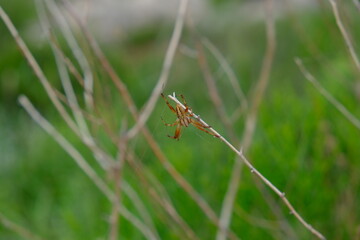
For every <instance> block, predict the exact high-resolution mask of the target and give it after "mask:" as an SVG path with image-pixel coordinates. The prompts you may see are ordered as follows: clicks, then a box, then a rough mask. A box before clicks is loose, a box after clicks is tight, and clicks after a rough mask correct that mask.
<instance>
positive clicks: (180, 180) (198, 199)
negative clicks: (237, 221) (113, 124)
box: [64, 1, 237, 239]
mask: <svg viewBox="0 0 360 240" xmlns="http://www.w3.org/2000/svg"><path fill="white" fill-rule="evenodd" d="M64 3H65V4H66V5H67V7H68V10H69V12H70V14H71V16H72V17H73V18H74V20H75V21H76V22H77V24H79V26H80V28H81V30H82V31H83V32H84V35H85V37H86V39H87V40H88V42H89V44H90V46H91V48H92V49H93V51H94V53H95V55H96V57H97V59H98V60H99V61H100V64H101V66H102V67H103V68H104V70H105V71H106V72H107V74H108V75H109V77H110V79H111V80H112V81H113V83H114V85H115V86H116V88H117V89H118V91H119V93H120V96H121V97H122V98H123V99H124V101H125V104H126V105H127V107H128V109H129V111H130V113H131V115H132V117H133V118H134V119H135V120H137V119H138V116H139V114H138V111H137V108H136V105H135V103H134V101H133V99H132V96H131V95H130V93H129V90H128V89H127V87H126V85H125V84H124V82H123V81H122V80H121V79H120V77H119V76H118V75H117V74H116V72H115V70H114V69H113V67H112V66H111V64H110V63H109V61H108V60H107V58H106V56H105V55H104V53H103V52H102V50H101V48H100V47H99V45H98V43H97V42H96V41H95V39H94V37H93V36H92V35H91V33H90V32H89V31H88V30H87V28H86V26H84V25H83V23H82V22H81V21H80V19H78V17H77V15H76V13H75V12H74V11H73V9H72V7H71V5H70V3H69V2H67V1H64ZM141 132H142V134H143V135H144V137H145V140H146V141H147V143H148V144H149V146H150V148H151V149H152V151H153V152H154V154H155V156H156V157H157V158H158V159H159V160H160V162H161V164H162V166H163V167H164V168H165V170H166V171H167V172H168V173H169V174H170V176H171V177H172V178H173V179H174V180H175V181H176V182H177V184H179V186H180V187H181V188H182V189H183V190H184V191H185V192H186V193H187V194H188V195H189V196H190V197H191V198H192V199H193V200H194V202H195V203H196V204H197V205H198V206H199V207H200V209H201V210H202V211H203V212H204V213H205V215H206V216H207V217H208V218H209V219H210V221H211V222H212V223H213V224H214V225H216V226H219V219H218V217H217V216H216V213H215V212H214V210H213V209H212V208H211V207H210V206H209V204H208V203H207V202H206V201H205V199H204V198H203V197H202V196H201V195H200V194H199V193H198V192H197V191H196V190H195V189H194V188H193V186H192V185H191V184H190V183H189V182H188V181H187V180H186V179H185V178H184V177H183V176H182V175H181V174H180V173H179V172H178V171H177V170H176V169H175V167H174V166H173V165H172V164H171V163H170V162H169V160H168V159H167V157H166V156H165V154H164V152H163V151H162V150H161V148H160V146H159V144H158V143H157V142H156V141H155V139H154V137H153V136H152V135H151V133H150V131H149V130H148V128H147V127H146V126H145V125H144V126H143V127H142V128H141ZM227 233H228V235H229V237H230V238H232V239H236V238H237V237H236V236H235V234H234V233H232V232H231V231H228V232H227Z"/></svg>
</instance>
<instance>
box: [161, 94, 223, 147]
mask: <svg viewBox="0 0 360 240" xmlns="http://www.w3.org/2000/svg"><path fill="white" fill-rule="evenodd" d="M161 96H162V98H163V99H164V100H165V102H166V104H167V105H168V107H169V108H170V110H171V111H172V112H173V113H175V114H176V116H177V118H176V120H175V122H174V123H172V124H170V123H166V122H164V120H163V119H162V118H161V120H162V121H163V123H164V124H165V126H169V127H173V126H176V129H175V135H174V136H169V135H168V137H169V138H173V139H177V140H179V139H180V135H181V127H183V126H184V127H188V126H189V125H190V124H192V125H193V126H195V127H196V128H198V129H200V130H201V131H204V132H206V133H208V134H210V135H213V136H214V137H219V136H218V135H216V134H214V133H212V132H210V131H208V130H206V128H210V126H209V125H204V124H203V123H201V122H199V120H197V119H195V118H194V114H193V113H190V111H191V108H190V107H189V106H188V105H187V104H186V100H185V98H184V96H183V95H180V96H181V98H182V100H183V102H184V106H185V109H183V108H182V107H181V106H180V105H179V104H176V107H175V108H174V107H173V106H171V104H170V103H169V101H168V100H167V99H166V97H165V96H164V94H162V93H161Z"/></svg>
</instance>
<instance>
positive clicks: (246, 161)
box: [168, 93, 325, 239]
mask: <svg viewBox="0 0 360 240" xmlns="http://www.w3.org/2000/svg"><path fill="white" fill-rule="evenodd" d="M168 97H169V98H170V99H172V100H173V101H174V102H175V103H176V104H178V105H179V106H181V107H182V108H184V109H186V107H185V106H184V105H183V104H182V103H181V102H180V101H179V100H178V99H177V98H176V97H175V93H174V96H172V95H168ZM189 113H190V114H193V115H194V117H195V118H196V119H198V121H200V122H201V123H202V124H204V125H206V126H209V125H208V124H207V123H206V122H205V121H204V120H202V119H201V118H200V117H199V116H198V115H196V114H195V113H194V112H192V111H189ZM208 130H209V131H211V132H212V133H214V134H215V135H217V136H219V139H220V140H221V141H222V142H224V143H225V144H226V145H227V146H228V147H229V148H230V149H231V150H232V151H234V152H235V153H236V154H237V155H238V156H239V157H240V160H241V161H242V162H243V163H244V164H245V165H246V166H247V167H248V168H249V169H250V171H251V173H253V174H254V175H255V176H257V177H258V178H259V179H260V180H261V181H262V182H264V183H265V185H267V186H268V187H269V188H270V189H271V190H272V191H273V192H275V193H276V195H278V196H279V197H280V198H281V200H282V201H283V202H284V203H285V205H286V206H287V207H288V208H289V210H290V212H291V213H292V214H293V215H294V216H295V217H296V218H297V219H298V220H299V221H300V222H301V223H302V224H303V225H304V226H305V228H307V229H308V230H309V231H310V232H311V233H312V234H314V235H315V236H316V237H318V238H319V239H325V237H324V236H323V235H322V234H321V233H320V232H319V231H317V230H316V229H315V228H313V227H312V226H311V225H310V224H308V223H307V222H306V221H305V220H304V219H303V218H302V217H301V216H300V214H299V213H298V212H297V211H296V210H295V208H294V207H293V206H292V205H291V203H290V202H289V200H288V199H287V198H286V197H285V193H283V192H281V191H280V190H279V189H278V188H277V187H276V186H275V185H274V184H272V183H271V182H270V181H269V180H268V179H267V178H266V177H264V176H263V175H262V174H261V173H260V172H259V171H258V170H257V169H256V168H255V167H254V166H253V165H252V164H251V163H250V161H249V160H248V159H247V158H246V157H245V155H244V154H243V151H242V150H240V151H239V150H237V149H236V148H235V147H234V146H233V145H232V144H231V143H229V142H228V141H227V140H226V139H225V138H224V137H223V136H222V135H221V134H219V133H218V132H217V131H216V130H215V129H213V128H212V127H210V128H208Z"/></svg>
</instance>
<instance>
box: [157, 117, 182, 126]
mask: <svg viewBox="0 0 360 240" xmlns="http://www.w3.org/2000/svg"><path fill="white" fill-rule="evenodd" d="M161 121H162V122H163V123H164V125H165V126H168V127H173V126H176V125H178V124H179V119H176V121H175V122H174V123H167V122H165V121H164V119H163V118H161Z"/></svg>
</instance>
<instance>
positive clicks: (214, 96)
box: [196, 41, 236, 141]
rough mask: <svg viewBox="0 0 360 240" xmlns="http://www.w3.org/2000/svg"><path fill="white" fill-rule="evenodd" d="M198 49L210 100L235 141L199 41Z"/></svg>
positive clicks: (230, 124)
mask: <svg viewBox="0 0 360 240" xmlns="http://www.w3.org/2000/svg"><path fill="white" fill-rule="evenodd" d="M196 48H197V52H198V54H197V57H198V62H199V66H200V69H201V72H202V73H203V76H204V80H205V83H206V85H207V88H208V90H209V95H210V98H211V100H212V102H213V104H214V106H215V111H216V113H217V115H218V116H219V118H220V120H221V122H222V123H223V124H224V126H225V128H226V132H227V134H228V135H229V136H230V139H231V140H232V141H235V140H236V136H235V134H234V129H233V127H232V123H231V121H230V119H229V118H228V117H227V114H226V111H225V106H224V103H223V101H222V98H221V97H220V94H219V92H218V90H217V87H216V83H215V80H214V78H213V77H212V74H211V72H210V67H209V64H208V62H207V59H206V56H205V53H204V49H203V46H202V44H201V42H200V41H197V43H196Z"/></svg>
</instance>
